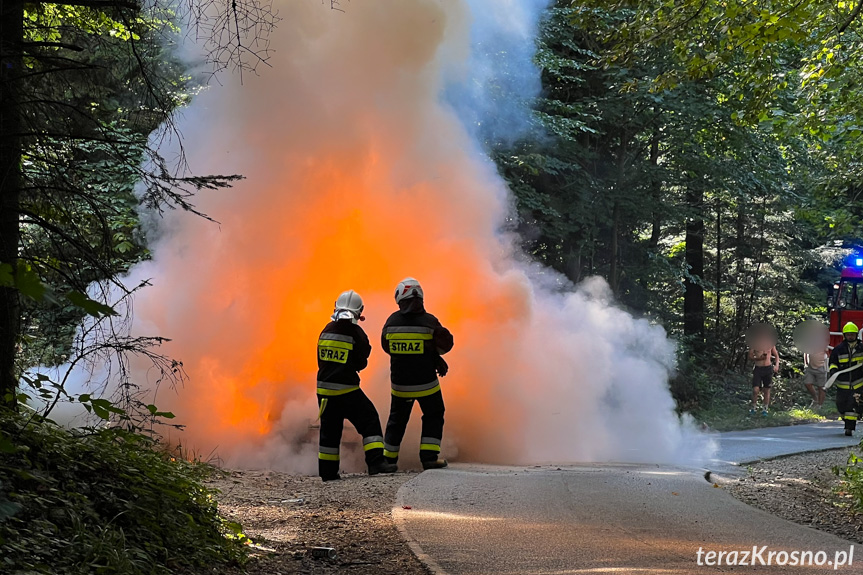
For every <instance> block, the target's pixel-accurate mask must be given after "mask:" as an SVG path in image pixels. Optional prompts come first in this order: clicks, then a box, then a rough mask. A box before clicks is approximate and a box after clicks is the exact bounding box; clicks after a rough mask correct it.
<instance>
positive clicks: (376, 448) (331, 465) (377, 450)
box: [318, 290, 397, 481]
mask: <svg viewBox="0 0 863 575" xmlns="http://www.w3.org/2000/svg"><path fill="white" fill-rule="evenodd" d="M362 313H363V300H362V298H361V297H360V294H358V293H357V292H355V291H353V290H349V291H346V292H344V293H342V294H341V295H340V296H339V299H337V300H336V307H335V310H334V312H333V315H332V317H331V319H332V321H331V322H330V323H328V324H327V325H326V327H324V330H323V331H322V332H321V335H320V338H319V339H318V407H319V412H318V415H319V417H320V420H321V438H320V447H319V449H318V473H319V474H320V476H321V479H323V480H324V481H332V480H335V479H340V477H339V444H340V443H341V440H342V428H343V427H344V422H345V419H347V420H348V421H350V422H351V423H352V424H353V426H354V427H355V428H356V430H357V431H358V432H359V433H360V435H362V436H363V450H364V451H365V457H366V464H367V465H368V468H369V475H377V474H378V473H394V472H395V471H396V470H397V466H396V465H393V464H392V463H389V462H387V461H386V459H384V444H383V440H384V438H383V436H382V435H381V420H380V418H379V417H378V412H377V410H376V409H375V406H374V404H373V403H372V402H371V401H370V400H369V398H368V397H366V394H365V393H363V390H361V389H360V375H359V373H358V372H359V371H362V370H363V369H365V367H366V365H368V359H369V354H371V351H372V346H371V344H370V343H369V338H368V336H367V335H366V332H364V331H363V328H361V327H360V326H359V325H358V324H357V322H358V321H360V320H363V319H365V318H364V317H363V316H362Z"/></svg>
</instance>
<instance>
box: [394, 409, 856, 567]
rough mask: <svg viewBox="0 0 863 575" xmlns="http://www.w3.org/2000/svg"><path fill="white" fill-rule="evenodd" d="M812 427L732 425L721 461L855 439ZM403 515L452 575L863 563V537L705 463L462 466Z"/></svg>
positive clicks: (429, 480) (413, 540) (406, 529)
mask: <svg viewBox="0 0 863 575" xmlns="http://www.w3.org/2000/svg"><path fill="white" fill-rule="evenodd" d="M800 427H801V428H802V427H805V428H809V429H795V430H786V429H784V428H770V429H761V430H757V432H752V433H751V434H750V432H735V433H733V434H728V435H727V436H724V435H723V436H721V437H720V451H719V454H718V455H717V459H716V464H717V465H723V466H726V467H727V468H728V469H732V467H731V466H730V464H729V462H738V463H740V462H746V461H749V460H748V459H747V457H753V456H756V455H757V457H756V459H757V458H764V457H772V456H775V455H781V454H787V453H789V452H790V451H789V450H790V449H792V446H796V448H799V449H800V450H803V451H811V450H813V449H816V448H817V447H818V446H823V445H831V446H832V445H833V443H834V442H835V441H837V440H836V439H835V438H836V437H837V436H839V437H841V440H838V441H841V443H839V445H845V444H847V441H846V439H845V438H844V436H841V431H839V434H836V433H834V431H835V430H834V428H835V427H836V426H835V425H833V426H831V425H819V426H800ZM840 429H841V426H840ZM756 434H760V436H761V437H763V438H767V439H764V440H763V444H760V443H758V442H757V441H755V440H753V437H754V436H755V435H756ZM768 445H769V446H775V447H772V448H767V447H765V446H768ZM723 471H724V469H723ZM393 515H394V516H395V518H396V522H397V524H398V525H399V526H400V529H401V530H402V533H403V535H405V537H406V538H407V539H408V542H409V543H410V544H411V545H412V547H413V548H414V551H415V552H416V553H417V554H418V555H419V556H420V558H421V559H423V560H424V561H425V562H426V564H427V565H428V566H429V567H430V568H431V569H432V570H434V571H435V572H437V573H448V574H451V575H466V574H480V573H481V574H490V573H501V574H510V573H511V574H516V573H518V574H524V575H530V574H561V575H562V574H579V573H585V574H587V573H590V574H594V573H614V574H618V573H633V574H638V575H642V574H650V575H653V574H657V575H658V574H680V575H684V574H685V575H689V574H692V573H753V574H762V573H789V574H798V573H800V574H804V573H827V572H828V571H829V572H838V573H863V546H861V548H860V549H856V550H855V551H854V553H855V554H854V555H852V548H853V547H852V544H851V543H850V542H848V541H845V540H842V539H840V538H838V537H835V536H832V535H829V534H825V533H822V532H819V531H816V530H813V529H809V528H806V527H802V526H798V525H795V524H793V523H789V522H787V521H785V520H782V519H779V518H777V517H774V516H772V515H770V514H768V513H765V512H763V511H760V510H758V509H755V508H752V507H749V506H748V505H746V504H744V503H741V502H739V501H737V500H736V499H734V498H733V497H731V496H730V495H729V494H727V493H725V491H724V490H723V489H721V488H716V487H713V484H712V483H709V482H708V481H706V480H705V479H704V470H699V469H686V468H672V467H667V466H665V467H664V466H645V465H568V466H559V467H558V466H541V467H498V466H478V465H453V466H451V467H450V468H449V469H446V470H434V471H428V472H425V473H422V474H420V475H419V476H417V477H416V478H415V479H413V480H412V481H410V482H408V483H406V484H405V485H404V486H402V488H401V490H400V491H399V499H398V502H397V505H396V508H395V509H394V510H393ZM753 550H754V551H755V554H754V555H753ZM710 552H713V555H709V553H710ZM720 552H723V556H722V560H721V565H716V563H717V559H718V557H719V553H720ZM732 552H736V553H734V554H731V553H732ZM771 552H773V553H774V555H773V556H772V557H771V556H770V553H771ZM744 553H746V555H744ZM795 553H796V555H795ZM795 557H796V560H795ZM744 560H745V562H746V563H748V564H741V563H743V562H744ZM783 562H784V563H785V565H780V564H779V563H783ZM795 562H796V563H797V565H794V563H795ZM819 562H822V563H823V565H821V566H820V567H819V566H818V565H817V563H819ZM711 563H712V565H711ZM729 563H732V564H729ZM733 563H736V565H735V564H733ZM753 563H754V565H753ZM801 563H805V565H800V564H801ZM834 563H838V565H834Z"/></svg>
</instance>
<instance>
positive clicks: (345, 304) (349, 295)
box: [332, 290, 363, 323]
mask: <svg viewBox="0 0 863 575" xmlns="http://www.w3.org/2000/svg"><path fill="white" fill-rule="evenodd" d="M362 313H363V298H361V297H360V294H358V293H357V292H355V291H354V290H348V291H346V292H342V294H341V295H340V296H339V299H337V300H336V309H335V310H334V311H333V315H332V320H333V321H336V320H339V319H349V320H352V321H353V322H354V323H357V320H359V319H360V316H361V315H362Z"/></svg>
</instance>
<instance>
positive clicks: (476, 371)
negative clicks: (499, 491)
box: [129, 0, 712, 473]
mask: <svg viewBox="0 0 863 575" xmlns="http://www.w3.org/2000/svg"><path fill="white" fill-rule="evenodd" d="M546 4H547V2H546V1H545V0H542V1H540V0H508V1H507V2H492V1H491V0H470V1H469V2H456V1H453V2H446V3H441V2H438V1H437V0H412V1H411V2H401V1H398V2H396V1H395V0H392V1H382V2H376V3H352V4H350V5H344V6H343V7H344V8H345V12H344V13H339V12H332V11H329V10H327V9H325V7H322V6H321V5H320V3H319V2H316V1H314V0H292V1H291V2H288V1H287V0H283V1H281V2H277V8H278V9H279V12H280V15H281V16H282V17H283V21H282V23H281V25H280V27H279V29H278V30H277V32H276V35H275V36H274V37H273V38H272V41H271V47H272V48H273V49H274V50H275V57H274V58H273V60H272V61H271V63H272V66H273V67H272V68H271V69H261V70H260V75H259V76H255V77H249V76H246V79H245V82H244V84H243V85H240V84H239V83H238V82H236V81H234V80H232V79H229V78H226V79H225V80H224V85H223V86H221V87H216V88H213V89H211V90H208V91H207V92H205V93H204V94H202V95H200V96H199V97H198V98H197V99H195V100H194V102H193V103H192V105H191V107H190V108H189V109H188V110H186V111H185V113H184V114H183V117H182V118H181V120H180V128H181V131H182V133H183V134H184V136H185V148H186V153H187V156H188V160H189V165H190V167H191V169H192V170H194V171H195V172H196V173H220V174H228V173H242V174H243V175H245V176H246V178H247V179H246V180H243V181H242V182H239V183H238V184H237V185H236V186H235V188H234V189H233V190H231V191H227V192H216V193H202V194H201V195H200V197H199V198H198V200H197V204H198V206H199V207H200V209H202V210H203V211H204V212H206V213H208V214H210V215H211V216H212V217H214V218H215V219H216V220H218V221H219V222H220V224H219V225H215V224H213V223H211V222H207V221H205V220H201V219H198V218H194V217H192V216H190V215H187V214H177V213H170V214H168V215H167V216H166V217H165V218H163V219H159V220H157V221H156V224H157V225H158V232H157V233H153V234H150V237H151V238H153V244H152V246H151V249H152V252H153V261H151V262H147V263H145V264H142V265H141V266H139V267H137V268H136V269H134V270H133V271H132V273H131V275H130V280H129V281H130V283H136V282H138V281H140V280H141V279H142V278H152V283H153V284H154V286H153V287H152V288H148V289H146V290H144V291H143V292H142V293H141V295H140V296H139V297H138V299H137V300H136V310H135V311H136V316H135V327H134V332H135V333H136V334H140V335H163V336H165V337H168V338H172V339H173V341H172V342H171V343H170V344H168V345H167V346H166V351H167V352H168V353H170V354H171V355H172V356H175V357H177V358H179V359H181V360H182V361H183V362H184V365H185V367H186V370H187V372H188V373H189V376H190V378H191V379H190V380H189V381H188V382H187V383H186V385H185V386H184V388H183V389H181V390H180V391H179V392H178V393H177V394H176V395H172V394H169V393H165V392H164V391H162V392H160V394H159V396H158V401H156V403H157V405H158V406H159V408H160V409H170V410H172V411H174V412H175V413H177V414H178V420H177V422H178V423H182V424H186V425H188V429H187V431H186V432H185V433H183V434H182V435H180V436H175V437H172V439H175V440H178V441H181V442H183V443H184V444H185V445H186V446H189V447H190V448H191V449H193V450H194V451H195V452H196V453H199V454H209V453H213V452H215V453H216V454H217V455H218V457H219V458H220V459H221V460H222V461H223V462H224V463H225V464H226V465H232V466H246V467H267V468H272V469H279V470H293V471H296V472H301V473H314V471H315V469H316V458H315V451H316V444H315V429H314V427H313V424H314V419H315V417H316V414H317V407H316V403H315V398H314V381H315V364H314V359H313V357H314V355H313V354H314V346H315V342H316V338H317V334H318V333H319V332H320V329H321V328H322V327H323V325H324V323H325V322H326V320H327V318H328V316H329V314H330V312H331V306H332V301H333V300H334V299H335V297H336V296H337V295H338V293H340V292H341V291H342V290H344V289H356V290H357V291H359V292H360V293H361V294H362V295H363V297H364V300H365V303H366V315H367V317H368V320H367V322H366V323H365V324H363V327H364V328H365V329H366V331H367V333H368V334H369V336H370V339H371V341H372V343H373V346H374V347H375V350H374V351H373V354H372V358H371V362H370V366H369V368H368V369H367V370H365V371H364V372H363V374H362V376H363V388H364V389H365V390H366V393H367V394H368V395H369V396H370V397H371V398H372V400H373V401H374V402H375V404H376V406H377V407H378V409H379V411H380V412H381V417H382V419H383V420H384V421H385V420H386V415H387V410H388V407H389V391H388V366H387V363H386V358H385V357H384V356H383V353H382V352H381V351H380V347H379V344H378V343H377V338H378V335H379V333H380V328H381V325H382V323H383V320H384V318H385V317H386V315H388V314H389V313H390V312H391V311H393V310H394V305H393V302H392V295H391V294H392V288H393V286H394V285H395V284H396V283H397V282H398V280H400V279H401V278H402V277H405V276H415V277H418V278H419V279H420V281H422V282H423V285H424V286H425V291H426V302H427V305H428V308H429V311H431V312H432V313H434V314H435V315H437V316H438V317H439V318H440V319H441V321H442V322H443V323H444V325H447V326H448V327H450V328H451V329H452V330H453V332H454V335H455V339H456V347H455V349H454V350H453V352H452V353H451V355H450V356H448V361H449V363H450V366H451V373H450V375H448V376H447V377H446V378H445V379H444V381H443V389H444V392H443V393H444V398H445V401H446V404H447V424H446V426H445V431H444V443H443V449H444V455H446V456H448V457H450V458H453V457H457V458H459V459H460V460H463V461H486V462H497V463H537V462H550V461H556V462H573V461H612V460H615V461H640V462H642V461H650V462H673V463H682V464H699V463H700V462H702V461H704V460H706V459H708V458H709V457H710V456H711V449H712V447H711V444H710V442H709V441H708V440H707V439H706V438H705V437H704V436H702V435H700V434H698V433H697V432H696V431H695V430H694V429H693V426H692V425H691V422H687V421H685V420H681V419H680V418H678V417H677V415H676V414H675V411H674V402H673V400H672V398H671V395H670V392H669V390H668V384H667V380H668V376H669V373H671V372H672V371H673V369H674V344H673V343H672V342H671V341H669V340H668V338H667V337H666V335H665V333H664V331H663V330H662V328H660V327H658V326H655V325H651V324H650V323H649V322H648V321H646V320H643V319H636V318H633V317H632V316H631V315H629V314H628V313H626V312H625V311H623V310H621V309H618V308H616V307H615V306H614V305H613V303H612V301H611V295H610V293H609V290H608V287H607V285H606V284H605V282H604V281H603V280H601V279H599V278H590V279H588V280H586V281H585V282H583V283H582V284H580V285H579V286H577V287H575V286H571V285H570V284H569V282H568V281H567V280H566V279H565V278H563V277H561V276H560V275H559V274H557V273H555V272H553V271H551V270H548V269H545V268H542V267H541V266H539V265H538V264H531V263H528V262H525V258H524V256H523V255H522V254H520V252H519V251H518V249H517V248H516V247H515V244H514V243H513V242H511V241H509V238H508V237H507V236H506V235H504V234H501V233H500V230H501V228H502V226H503V225H504V222H505V220H506V218H507V217H508V215H509V213H510V212H509V206H510V201H511V198H510V197H509V195H508V191H507V189H506V185H505V183H504V182H503V181H502V179H501V178H500V177H499V175H498V174H497V171H496V169H495V167H494V165H493V164H492V163H491V162H490V160H489V159H488V158H487V157H486V156H485V155H484V154H483V153H482V151H481V145H480V143H479V142H478V140H477V138H480V137H487V136H489V134H491V135H492V136H494V137H495V138H499V139H506V138H507V137H510V138H512V137H516V136H517V135H518V134H519V133H520V131H521V130H523V129H524V126H525V125H526V122H527V118H528V115H529V112H528V111H527V110H526V109H525V107H524V103H525V102H526V101H529V100H530V98H531V97H533V96H535V95H536V94H537V93H538V91H539V89H540V86H539V73H538V71H537V70H536V69H535V68H534V67H533V65H532V63H531V57H532V54H533V41H532V38H533V36H534V35H535V33H536V28H537V24H538V22H539V20H540V17H541V14H542V9H543V8H544V7H545V6H546ZM489 87H494V89H495V91H494V93H490V92H489V91H488V88H489ZM501 87H502V89H498V88H501ZM483 125H485V126H486V127H488V128H489V131H487V132H482V131H481V130H478V129H477V126H483ZM481 132H482V133H481ZM150 223H151V224H152V223H153V220H150ZM139 369H142V370H143V369H144V368H143V367H141V368H139ZM138 380H139V381H141V382H143V383H144V384H146V381H147V375H146V373H145V372H142V373H140V374H138ZM418 419H419V416H418V415H417V414H415V416H414V420H413V421H412V422H411V427H410V428H409V432H408V435H407V437H406V439H405V442H404V443H403V448H402V452H403V453H409V452H410V451H411V449H410V448H409V447H407V446H409V445H413V444H414V443H418V429H417V428H418ZM355 439H356V436H355V434H353V432H352V431H346V434H345V439H344V441H346V442H351V441H354V440H355ZM214 450H215V451H214ZM343 451H345V452H346V456H343V461H342V467H343V469H345V470H348V471H355V470H359V469H361V467H362V462H361V456H360V455H359V453H358V451H357V449H353V450H352V449H350V448H346V449H344V450H343ZM347 454H350V455H347ZM406 461H407V463H410V462H411V460H410V456H408V458H407V460H406Z"/></svg>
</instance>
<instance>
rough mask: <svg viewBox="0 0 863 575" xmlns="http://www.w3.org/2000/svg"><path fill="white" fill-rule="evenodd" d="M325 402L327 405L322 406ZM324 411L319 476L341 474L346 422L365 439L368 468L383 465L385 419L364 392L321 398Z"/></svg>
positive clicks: (328, 476)
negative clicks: (340, 446)
mask: <svg viewBox="0 0 863 575" xmlns="http://www.w3.org/2000/svg"><path fill="white" fill-rule="evenodd" d="M323 401H325V402H326V403H324V404H323V406H322V405H321V403H322V402H323ZM318 407H319V408H321V407H322V409H323V411H322V412H321V439H320V447H319V448H318V474H319V475H320V476H321V477H323V478H326V479H331V478H334V477H336V476H338V474H339V444H340V443H341V441H342V430H343V429H344V425H345V419H347V420H348V421H350V422H351V424H352V425H353V426H354V427H355V428H356V429H357V431H358V432H359V434H360V435H362V436H363V451H365V455H366V465H369V466H372V465H377V464H379V463H382V462H383V456H384V444H383V440H384V438H383V436H382V435H381V420H380V418H379V417H378V412H377V410H376V409H375V406H374V404H373V403H372V402H371V400H370V399H369V398H368V397H367V396H366V394H365V393H363V390H362V389H357V390H355V391H351V392H349V393H346V394H344V395H333V396H322V395H318Z"/></svg>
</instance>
